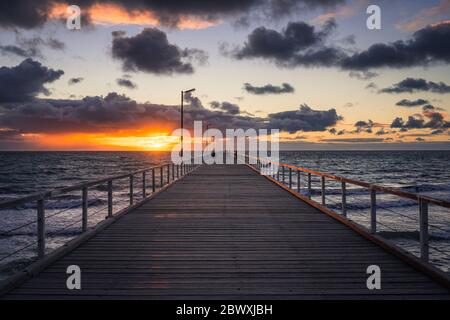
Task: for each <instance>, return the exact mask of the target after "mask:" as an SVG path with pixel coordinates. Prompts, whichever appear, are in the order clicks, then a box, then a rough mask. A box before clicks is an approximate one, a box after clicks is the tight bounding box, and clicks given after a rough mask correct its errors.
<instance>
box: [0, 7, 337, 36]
mask: <svg viewBox="0 0 450 320" xmlns="http://www.w3.org/2000/svg"><path fill="white" fill-rule="evenodd" d="M344 2H345V0H283V1H280V0H214V1H212V0H197V1H186V0H172V1H161V0H146V1H142V0H104V1H102V0H80V1H75V3H71V4H78V5H79V6H80V7H81V9H82V12H83V11H86V10H83V9H88V8H89V7H90V6H92V5H97V4H116V5H119V6H121V7H122V8H123V9H124V10H127V11H128V12H133V11H136V10H137V11H141V12H142V11H144V12H151V13H153V14H154V16H155V18H156V19H157V20H158V21H159V23H160V24H163V25H168V26H177V25H178V24H179V23H180V21H181V20H182V18H183V17H185V16H188V15H189V16H194V17H196V18H200V19H202V20H205V21H216V20H218V19H222V18H227V17H231V18H233V19H236V17H239V18H241V19H242V18H246V19H248V18H249V17H252V16H254V15H258V14H259V15H263V16H264V18H265V19H266V20H267V19H277V18H279V17H281V16H286V15H291V14H292V12H294V11H297V12H301V11H303V10H305V9H309V8H317V7H325V8H329V7H334V6H336V5H339V4H342V3H344ZM66 3H67V1H64V0H39V1H35V0H15V1H0V26H2V27H20V28H28V29H30V28H34V27H39V26H42V25H43V24H44V23H45V22H46V21H47V20H48V19H49V12H50V9H51V7H52V6H53V5H54V4H66Z"/></svg>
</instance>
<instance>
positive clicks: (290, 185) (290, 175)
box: [289, 168, 292, 189]
mask: <svg viewBox="0 0 450 320" xmlns="http://www.w3.org/2000/svg"><path fill="white" fill-rule="evenodd" d="M289 188H290V189H292V168H289Z"/></svg>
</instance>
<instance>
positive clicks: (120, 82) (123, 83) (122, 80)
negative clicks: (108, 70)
mask: <svg viewBox="0 0 450 320" xmlns="http://www.w3.org/2000/svg"><path fill="white" fill-rule="evenodd" d="M116 83H117V84H118V85H119V86H121V87H126V88H128V89H136V88H137V85H136V84H135V83H134V82H133V81H131V80H130V79H125V78H119V79H117V80H116Z"/></svg>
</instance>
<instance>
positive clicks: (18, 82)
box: [0, 58, 64, 102]
mask: <svg viewBox="0 0 450 320" xmlns="http://www.w3.org/2000/svg"><path fill="white" fill-rule="evenodd" d="M63 74H64V72H63V71H62V70H53V69H49V68H47V67H45V66H43V65H42V64H40V63H39V62H37V61H34V60H32V59H30V58H29V59H26V60H24V61H22V62H21V63H20V64H19V65H17V66H15V67H1V68H0V102H16V101H26V100H31V99H33V97H35V96H36V95H37V94H39V93H43V94H48V90H47V89H46V88H45V87H44V85H45V84H47V83H52V82H53V81H55V80H57V79H59V78H60V77H61V76H62V75H63Z"/></svg>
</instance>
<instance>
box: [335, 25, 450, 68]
mask: <svg viewBox="0 0 450 320" xmlns="http://www.w3.org/2000/svg"><path fill="white" fill-rule="evenodd" d="M449 62H450V23H442V24H437V25H430V26H427V27H425V28H423V29H420V30H418V31H416V32H415V33H414V34H413V37H412V39H409V40H407V41H403V40H399V41H395V42H392V43H387V44H385V43H376V44H373V45H371V46H370V47H369V48H368V49H367V50H364V51H361V52H358V53H355V54H353V55H351V56H348V57H347V58H345V59H343V60H342V62H341V66H342V67H343V68H344V69H351V70H367V69H371V68H406V67H415V66H428V65H432V64H437V63H444V64H448V63H449Z"/></svg>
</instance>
